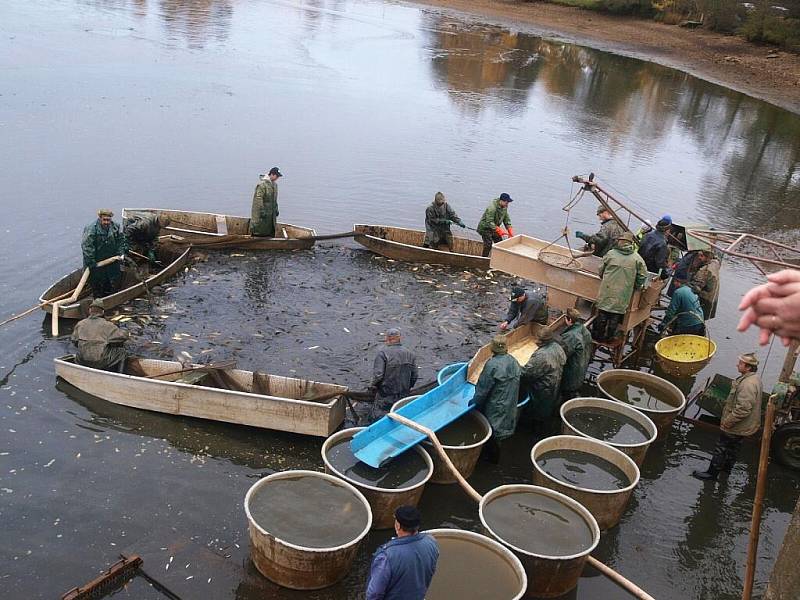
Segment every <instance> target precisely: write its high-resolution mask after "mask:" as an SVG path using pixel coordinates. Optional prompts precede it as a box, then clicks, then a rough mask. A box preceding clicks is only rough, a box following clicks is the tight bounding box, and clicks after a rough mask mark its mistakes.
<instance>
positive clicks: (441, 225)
mask: <svg viewBox="0 0 800 600" xmlns="http://www.w3.org/2000/svg"><path fill="white" fill-rule="evenodd" d="M450 223H455V224H456V225H458V226H459V227H466V225H464V222H463V221H462V220H461V219H459V218H458V215H457V214H456V211H454V210H453V209H452V208H451V207H450V205H449V204H448V203H447V201H446V200H445V198H444V194H443V193H442V192H436V195H435V196H434V197H433V202H431V204H430V206H428V208H426V209H425V240H424V241H423V243H422V245H423V246H425V247H426V248H433V249H434V250H438V249H439V246H441V245H442V244H444V245H446V246H447V249H448V250H449V251H450V252H453V233H452V232H451V231H450Z"/></svg>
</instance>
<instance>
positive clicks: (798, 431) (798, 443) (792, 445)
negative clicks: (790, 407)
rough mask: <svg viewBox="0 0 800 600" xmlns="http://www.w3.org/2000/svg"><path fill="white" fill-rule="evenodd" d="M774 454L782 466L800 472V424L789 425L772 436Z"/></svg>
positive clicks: (778, 429)
mask: <svg viewBox="0 0 800 600" xmlns="http://www.w3.org/2000/svg"><path fill="white" fill-rule="evenodd" d="M771 446H772V453H773V456H774V457H775V460H776V461H778V462H779V463H781V464H782V465H784V466H786V467H789V468H790V469H794V470H796V471H800V423H787V424H785V425H781V426H780V427H778V428H777V429H776V430H775V431H774V433H773V434H772V442H771Z"/></svg>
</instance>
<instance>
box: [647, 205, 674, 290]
mask: <svg viewBox="0 0 800 600" xmlns="http://www.w3.org/2000/svg"><path fill="white" fill-rule="evenodd" d="M671 226H672V219H671V218H670V216H669V215H664V216H663V217H661V219H659V221H658V223H656V228H655V229H654V230H653V231H651V232H650V233H648V234H646V235H645V236H644V238H643V239H642V243H641V244H640V245H639V256H641V257H642V258H643V259H644V264H645V265H646V266H647V270H648V271H650V272H651V273H658V274H660V275H662V277H663V278H664V279H666V274H667V271H666V269H667V264H668V262H669V248H668V242H667V234H668V233H669V230H670V227H671Z"/></svg>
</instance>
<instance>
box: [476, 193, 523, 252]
mask: <svg viewBox="0 0 800 600" xmlns="http://www.w3.org/2000/svg"><path fill="white" fill-rule="evenodd" d="M513 201H514V199H513V198H512V197H511V196H509V195H508V194H506V193H505V192H503V193H502V194H500V197H499V198H495V199H494V200H492V202H491V204H489V206H487V207H486V210H485V211H483V216H482V217H481V220H480V222H479V223H478V233H479V234H480V236H481V238H482V239H483V256H489V254H490V253H491V251H492V244H494V243H495V242H499V241H501V240H504V239H506V238H509V237H513V236H514V229H513V228H512V227H511V217H509V216H508V205H509V204H510V203H511V202H513ZM503 226H504V227H505V229H503Z"/></svg>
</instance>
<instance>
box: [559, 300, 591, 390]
mask: <svg viewBox="0 0 800 600" xmlns="http://www.w3.org/2000/svg"><path fill="white" fill-rule="evenodd" d="M564 320H565V322H566V324H567V328H566V329H565V330H564V331H563V332H561V336H560V338H559V340H558V343H559V344H561V348H562V349H563V350H564V355H565V356H566V357H567V362H566V363H565V364H564V373H563V374H562V376H561V403H562V404H563V403H564V402H566V401H567V400H570V399H571V398H575V397H576V396H577V395H578V392H579V390H580V389H581V385H583V380H584V379H586V370H587V369H588V368H589V362H590V361H591V360H592V352H593V346H592V334H591V333H589V329H588V328H587V327H586V325H584V324H583V316H582V315H581V313H580V312H579V311H578V309H576V308H568V309H567V312H566V313H564Z"/></svg>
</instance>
